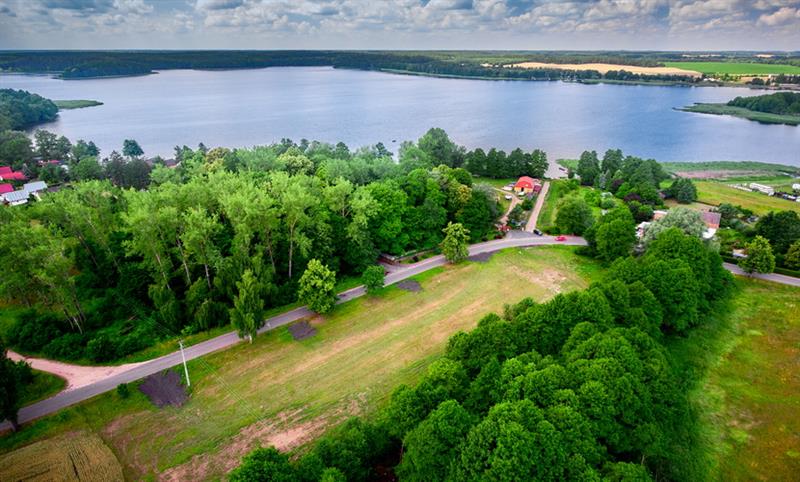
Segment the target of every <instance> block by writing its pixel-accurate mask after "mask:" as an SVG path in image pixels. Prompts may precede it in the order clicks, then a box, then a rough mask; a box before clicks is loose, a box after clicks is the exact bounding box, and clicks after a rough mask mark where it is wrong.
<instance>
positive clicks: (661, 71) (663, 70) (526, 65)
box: [506, 62, 702, 77]
mask: <svg viewBox="0 0 800 482" xmlns="http://www.w3.org/2000/svg"><path fill="white" fill-rule="evenodd" d="M506 67H517V68H522V69H562V70H596V71H598V72H600V73H601V74H605V73H606V72H608V71H609V70H625V71H627V72H631V73H634V74H641V75H685V76H688V77H700V76H701V75H702V74H701V73H700V72H695V71H694V70H685V69H678V68H675V67H639V66H637V65H617V64H547V63H544V62H521V63H518V64H511V65H506Z"/></svg>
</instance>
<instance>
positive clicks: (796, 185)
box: [792, 183, 800, 191]
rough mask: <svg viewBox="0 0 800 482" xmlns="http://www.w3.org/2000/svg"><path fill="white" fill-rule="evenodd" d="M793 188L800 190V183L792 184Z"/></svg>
mask: <svg viewBox="0 0 800 482" xmlns="http://www.w3.org/2000/svg"><path fill="white" fill-rule="evenodd" d="M792 190H793V191H800V184H798V183H794V184H792Z"/></svg>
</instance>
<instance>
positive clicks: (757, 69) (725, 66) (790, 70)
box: [664, 62, 800, 75]
mask: <svg viewBox="0 0 800 482" xmlns="http://www.w3.org/2000/svg"><path fill="white" fill-rule="evenodd" d="M664 65H666V66H667V67H672V68H676V69H686V70H694V71H697V72H702V73H704V74H730V75H767V74H800V67H795V66H794V65H781V64H757V63H750V62H664Z"/></svg>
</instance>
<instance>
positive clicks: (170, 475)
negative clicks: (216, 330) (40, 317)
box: [0, 247, 600, 480]
mask: <svg viewBox="0 0 800 482" xmlns="http://www.w3.org/2000/svg"><path fill="white" fill-rule="evenodd" d="M599 270H600V268H599V266H598V265H597V264H595V263H593V262H592V261H591V260H587V259H584V258H580V257H578V256H576V255H575V254H574V253H573V250H572V249H571V248H568V247H547V248H533V249H513V250H506V251H503V252H500V253H497V254H495V255H494V256H492V258H491V259H490V260H488V261H487V262H483V263H463V264H461V265H458V266H448V267H445V268H439V269H435V270H431V271H429V272H427V273H424V274H423V275H420V276H418V277H416V280H417V281H418V282H419V283H420V284H421V286H422V291H419V292H409V291H404V290H401V289H398V288H395V287H389V288H386V289H384V290H383V291H382V292H381V293H380V295H379V296H377V297H365V298H359V299H357V300H354V301H351V302H348V303H345V304H342V305H339V306H338V307H337V308H336V309H335V310H334V312H333V313H332V314H330V315H327V316H324V317H315V318H314V319H311V320H309V322H310V324H311V325H312V326H313V327H314V328H315V329H316V330H317V334H316V336H314V337H311V338H308V339H306V340H303V341H294V340H293V339H292V336H291V334H290V333H289V331H288V329H287V328H282V329H280V330H276V331H274V332H269V333H267V334H265V335H262V336H259V337H258V338H256V340H255V341H254V343H252V344H248V343H242V344H239V345H237V346H235V347H233V348H231V349H228V350H226V351H223V352H220V353H216V354H214V355H211V356H208V357H205V358H202V359H198V360H194V361H192V362H190V363H189V372H190V374H191V377H192V386H191V392H192V394H191V397H190V399H189V400H188V401H187V403H186V404H185V405H184V406H182V407H180V408H175V407H166V408H164V409H161V410H158V409H156V408H155V407H153V406H152V405H151V404H150V403H149V402H147V401H146V399H145V397H144V396H143V395H141V394H140V393H138V390H132V391H131V392H132V393H131V396H130V398H129V399H127V400H123V399H120V397H119V396H118V395H117V394H116V393H107V394H104V395H101V396H99V397H97V398H95V399H93V400H91V401H89V402H87V403H84V404H81V405H78V406H76V407H73V408H70V409H67V410H64V411H62V412H60V413H58V414H56V415H53V416H51V417H47V418H44V419H41V420H39V421H36V422H34V423H32V424H31V425H30V426H29V427H26V428H25V430H23V431H21V432H20V433H19V434H15V435H10V436H6V437H3V438H2V439H0V451H9V450H13V449H15V448H17V447H19V446H21V445H22V444H25V443H30V442H31V441H33V440H36V439H42V438H44V437H50V436H54V435H58V434H61V433H64V432H65V431H67V430H76V429H84V430H89V431H93V432H95V433H97V434H98V435H100V436H101V437H102V438H103V440H105V442H106V443H107V444H108V445H109V446H110V447H111V449H112V450H113V451H114V453H115V454H116V455H117V457H118V458H119V460H120V462H121V463H122V466H123V469H124V471H125V475H126V477H127V478H129V479H133V480H139V479H142V478H143V477H147V476H148V475H151V474H156V473H159V474H161V476H162V477H163V478H165V479H173V480H179V479H180V480H198V479H209V478H215V477H218V476H220V475H221V474H224V473H226V472H227V471H229V470H230V469H231V468H233V467H235V466H236V465H237V464H238V463H239V461H240V459H241V457H242V456H243V455H244V454H245V453H247V452H248V451H249V450H251V449H253V448H255V447H256V446H257V445H259V444H268V443H274V444H275V445H276V446H279V447H281V448H282V449H284V450H290V449H293V448H296V447H302V445H303V444H305V443H307V442H309V441H311V440H313V439H314V438H316V437H317V436H319V435H320V434H321V433H323V432H324V431H325V430H326V429H327V428H328V427H330V426H332V425H334V424H336V423H339V422H341V421H342V420H344V419H345V418H346V417H347V416H350V415H354V414H369V413H371V412H372V411H373V410H375V409H376V408H377V407H380V406H382V405H383V404H384V403H385V402H386V400H387V398H388V396H389V394H390V392H391V390H393V389H394V388H395V387H396V386H397V385H399V384H401V383H413V382H414V381H415V380H417V379H418V377H419V376H420V374H421V373H422V372H423V371H424V370H425V368H426V367H427V366H428V365H429V364H430V363H431V362H432V361H433V360H435V359H436V358H437V357H438V356H440V355H441V353H442V351H443V349H444V347H445V345H446V342H447V339H448V338H449V337H450V336H451V335H452V334H453V333H455V332H457V331H459V330H468V329H471V328H472V327H474V326H475V324H476V323H477V321H478V320H479V319H480V318H481V317H482V316H484V315H485V314H487V313H490V312H502V307H503V305H504V304H505V303H510V302H516V301H518V300H520V299H521V298H523V297H526V296H530V297H533V298H534V299H536V300H545V299H548V298H551V297H552V296H554V295H555V294H556V293H559V292H564V291H570V290H575V289H580V288H584V287H586V286H587V285H588V283H589V282H590V281H591V280H592V279H593V278H595V277H596V276H598V274H599ZM0 479H4V477H3V475H2V473H0Z"/></svg>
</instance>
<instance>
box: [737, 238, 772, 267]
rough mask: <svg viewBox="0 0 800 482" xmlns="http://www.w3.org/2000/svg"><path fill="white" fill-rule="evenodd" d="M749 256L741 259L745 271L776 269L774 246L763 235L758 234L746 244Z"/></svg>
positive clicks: (740, 263) (741, 265) (740, 265)
mask: <svg viewBox="0 0 800 482" xmlns="http://www.w3.org/2000/svg"><path fill="white" fill-rule="evenodd" d="M745 252H746V253H747V257H746V258H744V259H742V260H740V261H739V267H740V268H742V269H743V270H744V271H745V273H748V274H750V273H772V272H773V271H775V255H774V254H772V246H770V244H769V241H767V239H766V238H764V237H763V236H756V237H755V238H754V239H753V240H752V241H750V242H749V243H747V244H746V245H745Z"/></svg>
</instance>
